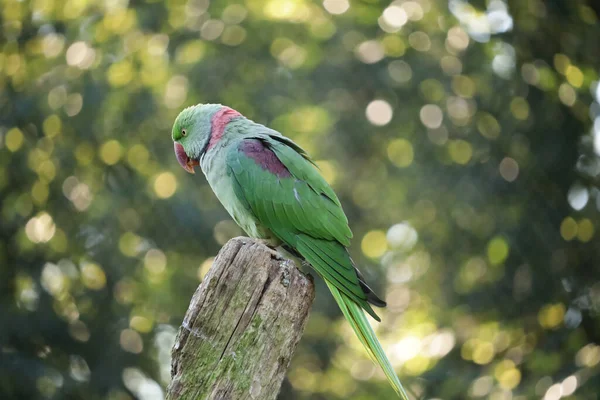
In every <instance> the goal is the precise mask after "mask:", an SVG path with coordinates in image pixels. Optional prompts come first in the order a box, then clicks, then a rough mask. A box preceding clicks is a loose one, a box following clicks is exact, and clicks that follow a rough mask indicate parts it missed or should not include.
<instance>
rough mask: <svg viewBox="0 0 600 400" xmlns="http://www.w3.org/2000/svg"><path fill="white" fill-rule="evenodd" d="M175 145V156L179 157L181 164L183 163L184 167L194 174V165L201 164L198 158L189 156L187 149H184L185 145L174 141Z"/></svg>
mask: <svg viewBox="0 0 600 400" xmlns="http://www.w3.org/2000/svg"><path fill="white" fill-rule="evenodd" d="M173 145H174V146H173V147H174V148H175V156H176V157H177V161H178V162H179V165H181V166H182V167H183V169H185V170H186V171H187V172H189V173H190V174H194V173H195V172H194V167H196V166H198V165H200V163H199V162H198V160H192V159H191V158H189V157H188V156H187V154H185V150H184V149H183V146H182V145H181V144H179V143H177V142H175V143H173Z"/></svg>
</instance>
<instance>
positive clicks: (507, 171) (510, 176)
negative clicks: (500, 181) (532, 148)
mask: <svg viewBox="0 0 600 400" xmlns="http://www.w3.org/2000/svg"><path fill="white" fill-rule="evenodd" d="M498 170H499V171H500V175H501V176H502V178H504V180H505V181H507V182H513V181H514V180H515V179H517V177H518V176H519V164H518V163H517V162H516V161H515V160H514V159H512V158H510V157H504V158H503V159H502V161H500V165H499V167H498Z"/></svg>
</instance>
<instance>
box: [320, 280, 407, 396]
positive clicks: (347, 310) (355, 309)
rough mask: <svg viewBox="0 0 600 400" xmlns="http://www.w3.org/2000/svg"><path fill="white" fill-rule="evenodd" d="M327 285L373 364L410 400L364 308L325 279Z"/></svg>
mask: <svg viewBox="0 0 600 400" xmlns="http://www.w3.org/2000/svg"><path fill="white" fill-rule="evenodd" d="M325 283H327V286H328V287H329V290H330V291H331V294H333V298H334V299H335V301H336V302H337V303H338V305H339V307H340V309H341V310H342V313H343V314H344V316H345V317H346V320H348V323H350V326H351V327H352V329H353V330H354V332H355V333H356V336H358V339H359V340H360V341H361V343H362V344H363V346H364V347H365V349H366V350H367V352H368V353H369V356H371V359H372V360H373V362H374V363H375V364H377V365H379V366H380V367H381V369H383V372H384V373H385V376H386V377H387V378H388V381H389V382H390V384H391V385H392V387H393V388H394V390H395V391H396V393H398V396H400V398H401V399H402V400H409V398H408V395H407V394H406V392H405V391H404V388H403V387H402V384H401V383H400V379H398V376H397V375H396V372H395V371H394V368H393V367H392V364H391V363H390V361H389V360H388V358H387V356H386V355H385V353H384V351H383V349H382V348H381V344H380V343H379V340H377V336H375V332H374V331H373V328H371V325H370V324H369V321H368V320H367V317H366V316H365V313H364V311H363V310H362V308H361V307H360V306H359V305H358V304H356V302H354V301H353V300H352V299H350V298H349V297H348V296H346V295H345V294H344V293H343V292H341V291H340V290H339V289H338V288H336V287H335V285H333V284H332V283H329V281H327V279H325Z"/></svg>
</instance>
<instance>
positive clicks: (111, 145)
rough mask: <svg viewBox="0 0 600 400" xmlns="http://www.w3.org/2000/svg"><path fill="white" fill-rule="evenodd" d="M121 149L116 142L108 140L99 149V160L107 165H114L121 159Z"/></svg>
mask: <svg viewBox="0 0 600 400" xmlns="http://www.w3.org/2000/svg"><path fill="white" fill-rule="evenodd" d="M122 154H123V148H122V147H121V144H120V143H119V142H118V141H116V140H114V139H113V140H109V141H108V142H106V143H104V144H103V145H102V146H101V147H100V158H101V159H102V161H104V163H105V164H107V165H115V164H116V163H118V162H119V160H120V159H121V156H122Z"/></svg>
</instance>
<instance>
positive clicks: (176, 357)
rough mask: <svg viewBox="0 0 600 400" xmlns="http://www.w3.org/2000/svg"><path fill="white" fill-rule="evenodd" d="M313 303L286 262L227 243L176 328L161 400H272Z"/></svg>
mask: <svg viewBox="0 0 600 400" xmlns="http://www.w3.org/2000/svg"><path fill="white" fill-rule="evenodd" d="M313 298H314V286H313V284H312V281H311V280H310V279H309V278H308V277H306V276H305V275H304V274H302V273H301V272H300V271H299V270H298V269H297V268H296V267H295V265H294V263H293V262H291V261H289V260H283V259H276V257H274V255H273V251H272V250H270V249H269V248H267V247H266V246H265V245H263V244H261V243H258V242H255V241H253V240H252V239H248V238H242V237H240V238H235V239H232V240H230V241H229V242H228V243H227V244H226V245H225V246H224V247H223V248H222V249H221V251H220V252H219V254H218V256H217V257H216V259H215V261H214V263H213V265H212V267H211V268H210V271H209V272H208V274H207V275H206V277H205V278H204V280H203V281H202V284H201V285H200V286H199V287H198V289H197V290H196V293H194V296H193V298H192V300H191V303H190V306H189V308H188V311H187V313H186V315H185V318H184V320H183V323H182V325H181V327H180V328H179V333H178V335H177V339H176V341H175V345H174V346H173V352H172V355H173V359H172V361H171V378H172V381H171V384H170V385H169V387H168V389H167V399H171V400H175V399H178V400H184V399H185V400H188V399H189V400H192V399H193V400H196V399H198V400H199V399H231V400H235V399H261V400H263V399H267V400H268V399H275V398H276V397H277V394H278V392H279V389H280V387H281V383H282V381H283V378H284V377H285V373H286V370H287V368H288V366H289V363H290V360H291V358H292V354H293V353H294V350H295V348H296V345H297V344H298V341H299V340H300V337H301V335H302V332H303V330H304V326H305V324H306V321H307V320H308V313H309V310H310V306H311V304H312V301H313Z"/></svg>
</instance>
